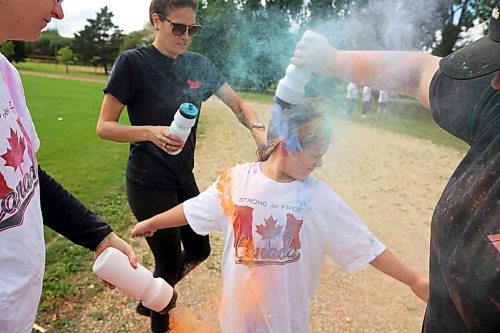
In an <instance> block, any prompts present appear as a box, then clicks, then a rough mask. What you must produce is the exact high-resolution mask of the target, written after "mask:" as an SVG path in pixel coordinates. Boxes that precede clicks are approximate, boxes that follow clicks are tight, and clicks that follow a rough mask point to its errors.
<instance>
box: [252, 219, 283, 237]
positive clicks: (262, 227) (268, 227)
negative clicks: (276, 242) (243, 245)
mask: <svg viewBox="0 0 500 333" xmlns="http://www.w3.org/2000/svg"><path fill="white" fill-rule="evenodd" d="M264 221H265V222H264V223H265V224H259V225H258V226H257V227H256V229H257V230H256V232H257V233H258V234H259V235H261V236H262V239H263V240H264V239H267V240H269V241H271V240H272V239H275V238H276V237H278V235H279V234H280V233H281V229H283V227H282V226H278V227H276V222H277V221H278V220H277V219H276V220H275V219H273V216H272V215H271V216H269V218H268V219H264Z"/></svg>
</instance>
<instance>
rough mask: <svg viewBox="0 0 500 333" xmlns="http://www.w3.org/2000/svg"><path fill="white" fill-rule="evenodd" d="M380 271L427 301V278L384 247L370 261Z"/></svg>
mask: <svg viewBox="0 0 500 333" xmlns="http://www.w3.org/2000/svg"><path fill="white" fill-rule="evenodd" d="M370 265H372V266H373V267H374V268H376V269H377V270H379V271H380V272H382V273H384V274H386V275H388V276H390V277H392V278H393V279H396V280H398V281H399V282H401V283H404V284H406V285H407V286H408V287H410V288H411V290H412V291H413V293H414V294H415V295H416V296H417V297H418V298H420V299H421V300H423V301H424V302H426V303H427V301H428V300H429V279H428V278H425V277H423V276H421V275H419V274H418V273H417V272H415V271H414V270H413V269H411V268H410V267H409V266H408V265H406V264H405V263H404V262H402V261H401V260H399V259H398V258H397V257H396V256H395V255H394V254H393V253H392V252H391V251H390V250H388V249H386V250H385V251H384V252H382V253H381V254H380V255H379V256H378V257H377V258H375V259H374V260H372V261H371V262H370Z"/></svg>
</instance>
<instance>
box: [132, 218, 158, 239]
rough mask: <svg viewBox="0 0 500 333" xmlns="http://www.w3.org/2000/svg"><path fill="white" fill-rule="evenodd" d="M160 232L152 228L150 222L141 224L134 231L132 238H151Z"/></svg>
mask: <svg viewBox="0 0 500 333" xmlns="http://www.w3.org/2000/svg"><path fill="white" fill-rule="evenodd" d="M156 230H158V229H156V228H153V227H151V226H150V223H149V221H143V222H139V223H137V224H136V225H135V227H134V230H132V237H141V236H142V237H151V236H153V234H154V233H155V231H156Z"/></svg>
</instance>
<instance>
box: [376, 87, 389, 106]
mask: <svg viewBox="0 0 500 333" xmlns="http://www.w3.org/2000/svg"><path fill="white" fill-rule="evenodd" d="M378 102H379V103H387V102H389V93H388V92H387V91H384V90H380V91H379V93H378Z"/></svg>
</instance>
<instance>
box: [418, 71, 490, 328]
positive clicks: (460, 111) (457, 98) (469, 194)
mask: <svg viewBox="0 0 500 333" xmlns="http://www.w3.org/2000/svg"><path fill="white" fill-rule="evenodd" d="M491 80H492V75H487V76H484V77H480V78H476V79H470V80H455V79H452V78H450V77H448V76H446V75H445V74H444V73H441V72H440V71H438V72H437V73H436V74H435V75H434V78H433V80H432V83H431V87H430V102H431V110H432V114H433V116H434V119H435V120H436V122H437V123H438V124H439V126H441V127H442V128H443V129H445V130H446V131H448V132H450V133H451V134H453V135H454V136H456V137H458V138H460V139H462V140H464V141H465V142H467V143H468V144H469V145H470V149H469V151H468V152H467V154H466V156H465V157H464V159H463V160H462V162H461V163H460V164H459V165H458V167H457V169H456V170H455V172H454V173H453V175H452V176H451V178H450V180H449V181H448V184H447V185H446V187H445V189H444V192H443V194H442V195H441V198H440V199H439V202H438V204H437V206H436V209H435V211H434V215H433V217H432V232H431V257H430V302H429V304H428V307H427V311H426V316H425V322H424V332H436V333H441V332H500V91H497V90H494V89H493V88H492V87H491V84H490V82H491Z"/></svg>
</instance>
